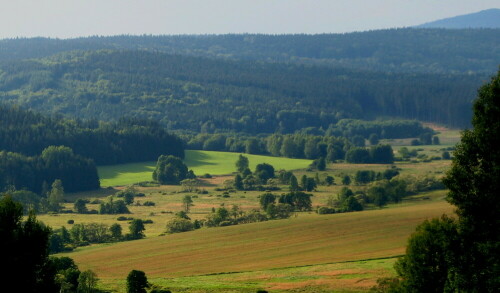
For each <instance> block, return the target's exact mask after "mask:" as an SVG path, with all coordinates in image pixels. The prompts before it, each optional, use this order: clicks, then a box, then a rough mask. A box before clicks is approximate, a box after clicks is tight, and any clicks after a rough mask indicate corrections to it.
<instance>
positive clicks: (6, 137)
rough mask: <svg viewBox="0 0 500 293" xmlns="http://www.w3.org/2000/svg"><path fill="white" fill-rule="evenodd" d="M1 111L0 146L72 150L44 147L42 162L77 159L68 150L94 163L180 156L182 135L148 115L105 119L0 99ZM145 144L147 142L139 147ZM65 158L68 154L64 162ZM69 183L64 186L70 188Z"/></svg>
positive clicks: (33, 152)
mask: <svg viewBox="0 0 500 293" xmlns="http://www.w3.org/2000/svg"><path fill="white" fill-rule="evenodd" d="M0 99H1V98H0ZM0 112H1V113H2V115H0V150H5V151H10V152H15V153H20V154H23V155H25V156H38V155H39V154H40V153H42V151H44V150H45V149H47V148H49V147H50V146H67V147H69V148H71V150H72V151H73V152H74V154H71V153H69V152H68V150H67V149H63V148H62V147H57V148H56V147H52V149H49V150H50V151H45V152H46V155H45V157H44V158H43V159H44V161H46V162H45V164H47V167H48V166H52V167H51V168H55V169H57V168H56V167H57V166H58V164H61V163H64V165H67V166H68V165H73V164H76V162H73V161H74V160H75V159H74V158H72V157H73V156H77V157H78V158H90V159H92V160H93V161H94V162H95V163H96V164H98V165H105V164H118V163H127V162H143V161H150V160H154V159H156V158H157V157H158V156H159V155H161V154H170V155H175V156H178V157H181V158H183V157H184V146H183V144H182V141H181V140H180V139H179V138H178V137H177V136H174V135H172V134H169V133H168V132H167V131H165V129H164V128H163V127H161V126H160V125H159V124H158V123H156V122H153V121H150V120H143V119H116V120H118V121H116V122H109V123H105V122H97V121H96V120H89V121H81V120H70V119H68V118H63V117H60V116H43V115H41V114H37V113H35V112H33V111H30V110H24V109H21V108H19V107H16V106H7V105H0ZM117 118H121V117H117ZM144 145H147V146H148V147H147V148H144ZM68 158H69V159H71V160H70V161H69V162H67V160H68ZM80 160H81V159H80ZM79 164H80V165H81V164H82V163H79ZM87 164H88V163H87ZM92 165H93V163H92ZM47 167H46V168H47ZM58 168H60V167H58ZM66 168H68V167H66ZM65 172H67V171H62V172H60V173H59V174H65ZM81 173H82V174H83V172H81ZM68 176H69V175H68ZM56 178H60V179H61V180H62V181H63V182H65V183H66V181H68V180H66V178H65V177H61V175H59V176H57V177H56ZM80 179H85V177H83V176H82V177H80ZM46 181H48V182H52V181H54V179H52V180H46ZM68 184H69V182H68V183H66V185H67V186H66V189H67V190H68V191H71V190H72V188H71V187H70V186H69V185H68ZM38 188H39V187H38Z"/></svg>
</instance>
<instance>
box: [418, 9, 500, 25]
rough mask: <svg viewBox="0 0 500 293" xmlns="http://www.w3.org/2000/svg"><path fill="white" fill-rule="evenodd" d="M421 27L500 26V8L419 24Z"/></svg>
mask: <svg viewBox="0 0 500 293" xmlns="http://www.w3.org/2000/svg"><path fill="white" fill-rule="evenodd" d="M417 27H419V28H446V29H466V28H491V29H498V28H500V9H498V8H492V9H487V10H482V11H479V12H476V13H470V14H465V15H459V16H455V17H450V18H445V19H440V20H436V21H432V22H428V23H424V24H421V25H419V26H417Z"/></svg>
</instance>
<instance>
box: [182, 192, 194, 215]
mask: <svg viewBox="0 0 500 293" xmlns="http://www.w3.org/2000/svg"><path fill="white" fill-rule="evenodd" d="M182 205H183V206H184V211H185V212H186V213H189V210H190V209H191V207H192V206H193V199H192V198H191V196H190V195H186V196H184V197H183V198H182Z"/></svg>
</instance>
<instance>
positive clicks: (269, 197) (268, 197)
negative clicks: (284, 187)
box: [259, 192, 276, 210]
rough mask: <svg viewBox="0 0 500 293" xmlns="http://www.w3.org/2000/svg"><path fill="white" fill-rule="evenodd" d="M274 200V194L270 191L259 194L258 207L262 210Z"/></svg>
mask: <svg viewBox="0 0 500 293" xmlns="http://www.w3.org/2000/svg"><path fill="white" fill-rule="evenodd" d="M275 201H276V196H275V195H274V194H272V193H269V192H267V193H264V194H262V195H261V196H260V199H259V202H260V207H261V208H262V209H263V210H267V206H268V205H270V204H273V203H274V202H275Z"/></svg>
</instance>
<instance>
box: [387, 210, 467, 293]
mask: <svg viewBox="0 0 500 293" xmlns="http://www.w3.org/2000/svg"><path fill="white" fill-rule="evenodd" d="M457 228H458V227H457V224H456V222H455V221H454V220H453V219H451V218H448V217H446V216H444V215H443V216H442V217H441V219H432V220H431V221H424V222H423V223H422V224H420V225H419V226H418V227H417V229H416V232H414V233H413V234H412V236H410V239H409V240H408V245H407V247H406V255H405V256H404V257H402V258H400V259H399V260H398V262H397V263H396V264H395V269H396V271H397V273H398V275H399V276H400V277H401V278H402V284H401V285H402V287H404V288H405V290H406V291H407V292H436V293H437V292H450V291H452V290H453V288H454V285H453V284H452V283H453V281H454V280H453V279H454V278H455V276H453V274H454V271H453V269H452V267H453V263H454V262H455V259H456V258H457V255H455V253H456V252H457V248H458V247H457V245H458V242H457V237H458V230H457Z"/></svg>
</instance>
